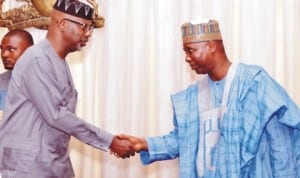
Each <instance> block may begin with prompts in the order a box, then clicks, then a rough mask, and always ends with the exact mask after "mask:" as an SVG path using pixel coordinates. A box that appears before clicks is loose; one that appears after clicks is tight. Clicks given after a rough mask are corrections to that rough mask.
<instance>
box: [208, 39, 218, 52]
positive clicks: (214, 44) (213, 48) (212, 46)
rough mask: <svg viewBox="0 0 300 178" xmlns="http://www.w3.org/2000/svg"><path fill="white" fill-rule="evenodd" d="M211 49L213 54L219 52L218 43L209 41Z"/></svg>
mask: <svg viewBox="0 0 300 178" xmlns="http://www.w3.org/2000/svg"><path fill="white" fill-rule="evenodd" d="M207 44H208V46H209V49H210V51H211V52H212V53H214V52H216V50H217V43H216V41H209V42H208V43H207Z"/></svg>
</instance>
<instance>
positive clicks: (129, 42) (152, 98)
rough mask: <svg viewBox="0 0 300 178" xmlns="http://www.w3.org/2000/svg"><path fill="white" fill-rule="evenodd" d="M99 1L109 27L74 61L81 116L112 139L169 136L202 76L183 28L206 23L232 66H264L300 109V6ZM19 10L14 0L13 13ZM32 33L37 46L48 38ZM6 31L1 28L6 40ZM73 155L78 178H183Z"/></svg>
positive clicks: (278, 1) (89, 153) (284, 0)
mask: <svg viewBox="0 0 300 178" xmlns="http://www.w3.org/2000/svg"><path fill="white" fill-rule="evenodd" d="M14 1H15V0H14ZM98 2H99V5H100V14H101V15H102V16H103V17H104V18H105V26H104V28H101V29H97V30H95V31H94V34H93V36H92V38H91V40H90V43H89V45H88V46H87V47H86V48H85V49H84V50H83V51H81V52H75V53H73V54H71V55H69V56H68V62H69V64H70V66H71V72H72V74H73V78H74V82H75V85H76V88H77V90H78V92H79V101H78V105H77V114H78V116H80V117H81V118H83V119H84V120H86V121H88V122H90V123H92V124H95V125H96V126H98V127H101V128H103V129H106V130H108V131H110V132H112V133H127V134H132V135H136V136H141V137H145V136H157V135H163V134H167V133H169V132H170V131H171V130H172V129H173V125H172V108H171V102H170V94H174V93H176V92H178V91H180V90H182V89H184V88H186V87H187V86H188V85H189V84H191V83H192V82H194V81H195V80H196V79H197V78H198V77H199V76H197V75H195V74H194V72H192V71H191V70H190V69H189V67H188V66H187V65H186V64H185V61H184V53H183V50H182V43H181V32H180V26H181V24H182V23H183V22H185V21H187V20H190V19H194V18H199V17H201V18H209V19H216V20H218V21H219V23H220V28H221V31H222V35H223V39H224V43H225V47H226V51H227V53H228V57H229V58H230V59H231V60H232V61H234V62H244V63H248V64H257V65H261V66H263V67H264V68H265V69H266V70H267V71H268V72H269V74H270V75H271V76H273V77H274V78H275V79H276V80H277V81H278V82H279V83H280V84H281V85H282V86H283V87H284V88H285V89H286V90H287V92H288V93H289V95H290V96H291V98H293V100H294V101H295V102H296V103H297V104H298V105H299V104H300V92H299V91H300V84H299V79H297V76H300V70H298V67H299V66H300V59H299V58H300V50H299V49H300V45H299V41H300V20H299V19H300V0H264V1H262V0H251V1H248V0H226V1H225V0H99V1H98ZM17 3H18V2H13V1H12V0H9V3H7V5H6V7H9V8H12V7H14V6H16V4H17ZM28 30H29V31H30V32H32V34H33V36H34V38H35V42H38V41H39V40H40V39H42V38H43V37H44V35H45V31H41V30H37V29H32V28H30V29H28ZM5 32H6V29H3V28H2V29H0V34H1V37H2V36H3V35H4V33H5ZM1 67H2V66H1ZM1 71H3V68H1ZM70 154H71V158H72V162H73V166H74V170H75V172H76V178H166V177H172V178H177V177H178V164H177V161H178V160H177V159H176V160H171V161H162V162H156V163H153V164H151V165H148V166H143V165H142V164H141V162H140V160H139V156H138V155H137V156H135V157H133V158H130V159H126V160H123V159H117V158H115V157H113V156H111V155H110V154H109V153H107V152H103V151H99V150H96V149H94V148H91V147H89V146H86V145H84V144H82V143H81V142H79V141H78V140H76V139H72V141H71V145H70Z"/></svg>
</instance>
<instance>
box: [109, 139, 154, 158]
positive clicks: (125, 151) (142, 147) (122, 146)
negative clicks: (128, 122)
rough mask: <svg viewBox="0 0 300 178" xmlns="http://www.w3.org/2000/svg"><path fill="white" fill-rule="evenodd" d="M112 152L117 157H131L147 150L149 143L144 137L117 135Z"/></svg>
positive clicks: (111, 147) (113, 141)
mask: <svg viewBox="0 0 300 178" xmlns="http://www.w3.org/2000/svg"><path fill="white" fill-rule="evenodd" d="M109 148H110V153H111V154H113V155H115V156H116V157H117V158H123V159H124V158H129V157H130V156H134V155H135V153H139V152H140V151H147V150H148V145H147V141H146V140H145V139H144V138H138V137H134V136H130V135H125V134H119V135H115V136H114V138H113V140H112V143H111V145H110V147H109Z"/></svg>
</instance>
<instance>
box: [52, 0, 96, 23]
mask: <svg viewBox="0 0 300 178" xmlns="http://www.w3.org/2000/svg"><path fill="white" fill-rule="evenodd" d="M53 8H54V9H56V10H58V11H61V12H64V13H67V14H70V15H73V16H76V17H81V18H84V19H87V20H92V19H93V13H94V9H93V8H92V7H90V6H89V5H87V4H85V3H82V2H80V1H78V0H56V2H55V3H54V5H53Z"/></svg>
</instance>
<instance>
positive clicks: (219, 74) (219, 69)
mask: <svg viewBox="0 0 300 178" xmlns="http://www.w3.org/2000/svg"><path fill="white" fill-rule="evenodd" d="M230 65H231V62H230V61H229V60H228V59H227V58H226V60H222V62H219V63H217V64H216V65H215V67H214V69H213V70H212V71H211V72H210V73H208V75H209V77H210V78H211V79H212V80H213V81H219V80H222V79H223V78H224V77H225V76H226V75H227V72H228V70H229V67H230Z"/></svg>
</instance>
